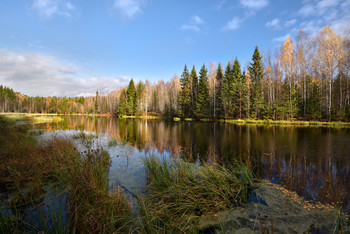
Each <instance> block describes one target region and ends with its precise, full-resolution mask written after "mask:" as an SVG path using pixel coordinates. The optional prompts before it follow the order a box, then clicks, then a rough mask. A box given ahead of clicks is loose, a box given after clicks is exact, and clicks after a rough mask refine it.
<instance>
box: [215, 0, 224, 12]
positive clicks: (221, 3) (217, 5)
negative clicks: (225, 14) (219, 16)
mask: <svg viewBox="0 0 350 234" xmlns="http://www.w3.org/2000/svg"><path fill="white" fill-rule="evenodd" d="M225 3H226V0H219V1H218V2H217V3H216V4H215V6H214V8H215V9H216V10H218V11H219V10H221V8H222V6H223V5H224V4H225Z"/></svg>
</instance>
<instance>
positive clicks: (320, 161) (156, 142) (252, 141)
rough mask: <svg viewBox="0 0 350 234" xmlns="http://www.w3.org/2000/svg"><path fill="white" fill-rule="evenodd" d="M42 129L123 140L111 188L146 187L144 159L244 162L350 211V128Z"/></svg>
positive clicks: (96, 121) (86, 121) (81, 125)
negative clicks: (157, 156) (158, 156)
mask: <svg viewBox="0 0 350 234" xmlns="http://www.w3.org/2000/svg"><path fill="white" fill-rule="evenodd" d="M40 128H44V129H46V130H47V131H56V130H72V129H74V130H85V131H88V132H95V133H96V134H98V135H101V136H103V137H107V138H111V137H112V138H115V139H117V141H118V144H117V145H116V146H115V148H113V147H110V148H109V152H110V154H111V156H112V158H113V159H112V160H113V164H112V168H111V172H112V173H111V176H110V178H111V187H113V185H120V184H121V185H125V184H126V185H127V186H128V189H129V190H130V191H131V192H132V193H137V192H140V190H142V186H140V184H142V185H143V184H145V179H144V175H143V168H142V157H144V156H145V155H148V154H156V155H163V156H164V157H169V158H184V159H187V160H188V161H190V162H195V163H198V164H200V163H201V162H219V163H223V164H229V163H231V162H233V161H235V160H244V161H245V162H247V163H248V164H249V165H250V166H251V167H252V168H254V173H255V174H256V175H257V176H258V177H260V178H266V179H270V180H271V181H273V182H275V183H280V184H282V185H283V186H284V187H286V188H288V189H290V190H293V191H296V192H297V193H298V194H299V195H301V196H303V197H305V198H306V199H308V200H313V201H320V202H324V203H337V202H341V203H342V205H343V209H344V211H346V212H350V179H349V178H350V129H338V128H324V127H281V126H255V125H248V126H240V125H233V124H225V123H196V122H166V121H161V120H134V119H129V120H125V119H122V120H118V119H115V118H107V117H97V118H93V117H87V116H69V117H64V121H63V122H61V123H55V124H44V125H41V126H40ZM102 139H103V138H102ZM130 173H131V174H132V175H133V177H134V178H133V179H132V178H131V177H130ZM141 192H142V191H141Z"/></svg>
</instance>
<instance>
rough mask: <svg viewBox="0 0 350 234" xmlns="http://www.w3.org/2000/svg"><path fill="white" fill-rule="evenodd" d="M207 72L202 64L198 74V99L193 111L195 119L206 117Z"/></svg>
mask: <svg viewBox="0 0 350 234" xmlns="http://www.w3.org/2000/svg"><path fill="white" fill-rule="evenodd" d="M208 101H209V87H208V70H207V69H206V67H205V65H204V64H203V66H202V68H201V70H200V72H199V83H198V98H197V105H196V110H195V117H196V118H203V117H205V116H206V115H207V112H208V104H209V102H208Z"/></svg>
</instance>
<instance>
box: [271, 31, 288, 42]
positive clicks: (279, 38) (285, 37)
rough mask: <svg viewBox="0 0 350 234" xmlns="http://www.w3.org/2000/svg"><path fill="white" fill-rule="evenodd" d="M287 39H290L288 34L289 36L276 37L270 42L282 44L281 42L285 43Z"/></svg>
mask: <svg viewBox="0 0 350 234" xmlns="http://www.w3.org/2000/svg"><path fill="white" fill-rule="evenodd" d="M288 37H290V34H289V33H287V34H286V35H283V36H280V37H276V38H274V39H272V41H273V42H279V43H281V42H282V43H283V42H285V41H286V39H287V38H288Z"/></svg>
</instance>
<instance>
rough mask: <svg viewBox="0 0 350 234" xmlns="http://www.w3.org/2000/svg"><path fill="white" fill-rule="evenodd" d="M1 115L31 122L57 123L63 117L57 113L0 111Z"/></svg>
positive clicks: (12, 119)
mask: <svg viewBox="0 0 350 234" xmlns="http://www.w3.org/2000/svg"><path fill="white" fill-rule="evenodd" d="M0 116H2V117H5V118H6V119H8V120H10V121H24V122H30V123H57V122H61V121H62V120H63V119H62V118H61V117H59V116H58V115H56V114H49V115H44V114H22V113H0Z"/></svg>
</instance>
